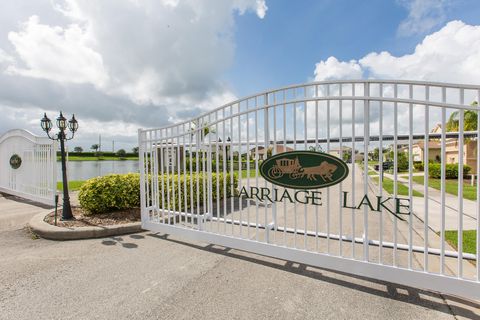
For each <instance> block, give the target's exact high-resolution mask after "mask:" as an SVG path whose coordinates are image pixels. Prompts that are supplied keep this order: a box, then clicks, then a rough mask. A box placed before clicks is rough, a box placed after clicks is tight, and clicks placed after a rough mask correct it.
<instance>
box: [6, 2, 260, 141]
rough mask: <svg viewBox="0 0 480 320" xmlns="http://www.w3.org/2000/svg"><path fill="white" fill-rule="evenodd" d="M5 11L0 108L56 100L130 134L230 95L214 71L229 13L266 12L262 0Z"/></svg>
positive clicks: (221, 66)
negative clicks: (7, 22)
mask: <svg viewBox="0 0 480 320" xmlns="http://www.w3.org/2000/svg"><path fill="white" fill-rule="evenodd" d="M19 1H23V0H19ZM25 7H28V6H26V5H25ZM29 8H30V7H29ZM5 10H7V11H9V12H10V15H14V16H15V17H9V14H8V13H7V12H2V13H1V15H2V17H3V16H5V17H9V21H12V23H9V24H8V26H7V25H6V29H5V30H6V31H5V35H6V34H7V32H8V42H5V41H4V42H1V41H2V38H1V37H0V112H3V109H4V108H6V107H5V106H9V108H17V109H18V110H19V112H22V111H23V112H27V110H28V111H29V112H31V111H32V110H36V111H38V110H56V109H59V108H61V109H62V110H64V111H65V112H67V113H70V114H71V113H73V112H75V114H76V115H77V117H78V118H79V121H83V122H85V123H86V122H88V123H93V124H95V125H94V126H93V127H92V128H88V129H92V130H94V129H95V128H97V130H99V129H98V128H99V127H102V125H101V123H104V124H105V128H110V127H111V126H112V125H115V124H118V126H119V127H120V128H129V129H128V130H123V131H122V132H128V134H133V135H134V134H136V131H135V130H131V128H133V127H152V126H154V127H158V126H162V125H165V124H166V123H169V122H172V121H180V120H183V119H187V118H191V117H193V116H195V115H198V114H200V113H201V112H203V111H204V110H206V109H211V108H214V107H218V106H219V105H221V104H224V103H226V102H229V101H231V100H234V99H235V96H234V95H233V94H232V92H231V90H230V89H229V86H228V84H227V83H225V82H224V81H223V80H220V79H221V78H222V76H223V74H224V72H225V70H226V69H227V68H228V67H229V66H230V65H231V63H232V61H233V56H234V50H235V43H234V31H235V28H234V26H235V16H236V15H238V14H246V13H247V12H253V13H254V14H256V15H257V16H258V17H259V18H264V17H265V13H266V11H267V6H266V4H265V1H264V0H225V1H215V2H212V1H209V0H204V1H199V0H185V1H176V0H163V1H156V0H144V1H139V0H122V1H119V0H105V1H101V2H98V1H96V0H82V1H80V0H56V1H54V2H51V1H48V0H47V1H42V2H35V6H33V7H32V9H31V10H30V9H29V10H19V9H18V8H17V7H16V6H13V5H12V6H7V7H6V8H5ZM25 12H28V14H27V13H25ZM13 21H23V23H21V24H18V22H15V23H16V24H14V23H13ZM6 39H7V37H5V40H6ZM25 88H29V90H25ZM14 106H15V107H14ZM27 108H28V109H27ZM36 117H37V116H33V118H32V119H36ZM32 123H33V122H32ZM32 123H30V122H29V123H26V122H24V123H23V125H24V126H26V127H28V128H29V129H31V127H30V126H36V124H32ZM84 128H86V127H84ZM2 129H3V128H2ZM86 129H87V128H86ZM109 131H110V130H107V132H109ZM134 131H135V132H134ZM79 134H80V133H79Z"/></svg>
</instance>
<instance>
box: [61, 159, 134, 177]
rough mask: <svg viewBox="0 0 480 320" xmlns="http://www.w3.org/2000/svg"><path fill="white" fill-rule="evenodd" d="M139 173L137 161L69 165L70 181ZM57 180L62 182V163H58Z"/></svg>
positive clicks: (75, 163) (84, 162)
mask: <svg viewBox="0 0 480 320" xmlns="http://www.w3.org/2000/svg"><path fill="white" fill-rule="evenodd" d="M130 172H138V161H137V160H124V161H108V160H104V161H70V162H68V163H67V177H68V180H72V181H73V180H87V179H90V178H93V177H98V176H104V175H107V174H110V173H130ZM57 180H58V181H62V163H61V162H60V161H58V162H57Z"/></svg>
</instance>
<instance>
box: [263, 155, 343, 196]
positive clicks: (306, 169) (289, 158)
mask: <svg viewBox="0 0 480 320" xmlns="http://www.w3.org/2000/svg"><path fill="white" fill-rule="evenodd" d="M260 174H261V175H262V177H264V178H265V179H266V180H267V181H270V182H271V183H273V184H276V185H279V186H282V187H286V188H292V189H318V188H325V187H330V186H333V185H335V184H337V183H340V182H341V181H342V180H344V179H345V178H346V177H347V176H348V166H347V164H346V163H345V162H343V161H342V160H341V159H339V158H337V157H335V156H332V155H330V154H327V153H321V152H315V151H291V152H284V153H279V154H276V155H274V156H272V157H270V158H268V159H267V160H265V161H264V162H263V163H262V164H261V165H260Z"/></svg>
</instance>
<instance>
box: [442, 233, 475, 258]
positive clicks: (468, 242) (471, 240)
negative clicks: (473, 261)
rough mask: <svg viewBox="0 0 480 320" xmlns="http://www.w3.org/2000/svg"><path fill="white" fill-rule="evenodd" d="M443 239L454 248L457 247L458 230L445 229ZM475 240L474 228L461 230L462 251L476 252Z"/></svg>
mask: <svg viewBox="0 0 480 320" xmlns="http://www.w3.org/2000/svg"><path fill="white" fill-rule="evenodd" d="M445 239H446V240H447V242H448V243H449V244H451V245H452V246H453V247H454V248H455V249H457V248H458V231H457V230H446V231H445ZM476 241H477V231H476V230H464V231H463V252H467V253H473V254H476V248H475V244H476Z"/></svg>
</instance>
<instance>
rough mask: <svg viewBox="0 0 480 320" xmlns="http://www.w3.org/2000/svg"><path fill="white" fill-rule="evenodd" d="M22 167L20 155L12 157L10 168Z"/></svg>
mask: <svg viewBox="0 0 480 320" xmlns="http://www.w3.org/2000/svg"><path fill="white" fill-rule="evenodd" d="M21 165H22V158H20V156H19V155H18V154H14V155H13V156H11V157H10V167H12V168H13V169H18V168H20V166H21Z"/></svg>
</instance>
